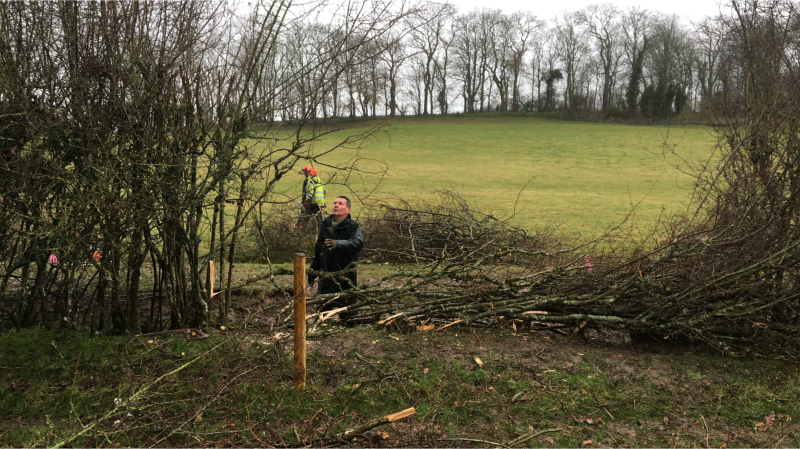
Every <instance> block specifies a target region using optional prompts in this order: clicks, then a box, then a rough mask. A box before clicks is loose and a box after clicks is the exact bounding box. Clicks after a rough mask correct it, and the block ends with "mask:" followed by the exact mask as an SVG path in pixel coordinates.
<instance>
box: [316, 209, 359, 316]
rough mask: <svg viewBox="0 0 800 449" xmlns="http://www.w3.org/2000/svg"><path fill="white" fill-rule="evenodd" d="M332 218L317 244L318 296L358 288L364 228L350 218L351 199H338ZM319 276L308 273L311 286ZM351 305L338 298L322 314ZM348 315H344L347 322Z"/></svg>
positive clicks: (322, 231) (345, 300) (323, 229)
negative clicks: (359, 258) (359, 260)
mask: <svg viewBox="0 0 800 449" xmlns="http://www.w3.org/2000/svg"><path fill="white" fill-rule="evenodd" d="M331 212H332V214H331V216H330V217H328V218H326V219H325V220H324V221H323V222H322V224H321V225H320V227H319V235H317V243H316V245H315V246H314V258H313V259H311V269H312V270H314V271H317V272H320V273H321V276H320V281H319V287H318V290H317V291H318V292H319V293H320V294H325V293H338V292H340V291H342V290H349V289H351V288H353V287H355V286H356V285H357V284H358V277H357V275H356V267H355V266H356V263H357V262H358V252H359V251H361V248H362V247H363V246H364V238H363V237H362V235H361V225H359V224H358V223H357V222H356V221H355V220H353V219H352V218H350V199H349V198H347V197H346V196H339V197H337V198H336V200H334V202H333V207H332V208H331ZM315 279H316V276H315V275H313V274H311V273H309V275H308V283H309V284H313V283H314V280H315ZM348 304H350V302H349V301H348V299H347V298H338V299H336V300H335V301H331V302H330V303H328V304H326V305H324V306H323V308H322V309H321V311H327V310H332V309H335V308H338V307H344V306H346V305H348ZM348 316H349V314H347V313H342V314H340V318H341V319H342V320H343V321H346V320H347V318H348Z"/></svg>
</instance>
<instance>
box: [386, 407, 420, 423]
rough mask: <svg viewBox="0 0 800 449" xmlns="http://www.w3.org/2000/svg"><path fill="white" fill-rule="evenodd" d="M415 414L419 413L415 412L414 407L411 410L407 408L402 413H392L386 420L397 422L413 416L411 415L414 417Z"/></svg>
mask: <svg viewBox="0 0 800 449" xmlns="http://www.w3.org/2000/svg"><path fill="white" fill-rule="evenodd" d="M415 413H417V411H416V410H414V407H411V408H407V409H405V410H401V411H399V412H397V413H392V414H391V415H386V419H387V420H388V421H389V422H392V421H397V420H398V419H403V418H405V417H408V416H411V415H413V414H415Z"/></svg>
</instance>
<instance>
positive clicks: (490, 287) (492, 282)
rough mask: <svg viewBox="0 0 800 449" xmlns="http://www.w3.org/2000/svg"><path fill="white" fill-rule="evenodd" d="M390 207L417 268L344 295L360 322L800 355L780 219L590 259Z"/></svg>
mask: <svg viewBox="0 0 800 449" xmlns="http://www.w3.org/2000/svg"><path fill="white" fill-rule="evenodd" d="M387 210H388V213H387V216H389V217H395V218H394V220H395V221H394V222H393V223H392V222H388V223H392V224H393V225H394V227H391V226H387V227H386V228H385V230H384V232H386V233H389V232H394V235H393V238H395V239H397V240H400V239H407V240H408V242H407V245H406V246H405V248H406V249H405V251H406V252H405V253H403V252H401V251H397V252H396V255H401V256H408V257H411V258H412V260H416V261H417V262H418V263H417V264H416V265H415V267H416V269H415V270H413V271H398V272H396V273H394V274H392V275H390V276H387V277H385V278H383V279H381V280H380V281H378V282H375V283H372V284H367V285H362V286H361V288H360V289H359V290H355V291H350V292H346V293H340V294H339V295H348V296H350V297H351V298H353V299H356V300H357V302H356V304H354V305H351V306H350V307H349V310H350V311H351V312H354V313H355V315H354V318H355V319H363V320H366V319H372V320H380V321H381V322H382V323H392V322H394V321H395V320H407V321H410V322H411V323H417V324H420V323H423V322H426V321H427V322H430V321H433V322H439V323H449V322H454V321H458V320H460V322H459V324H464V325H489V324H492V323H493V322H495V320H497V319H498V318H500V317H505V318H506V319H511V320H522V322H523V323H525V324H527V325H531V324H533V325H536V324H539V325H548V326H553V325H557V326H558V325H560V326H564V327H566V326H569V327H575V328H580V329H583V328H584V326H588V327H591V328H604V329H615V330H623V331H629V332H632V333H643V334H650V335H652V336H656V337H658V338H662V339H673V340H679V341H682V342H683V341H699V342H706V343H708V344H710V345H711V346H713V347H715V348H717V349H719V350H720V351H723V352H725V353H727V354H733V355H743V354H747V353H754V354H759V355H765V356H791V357H794V356H796V355H798V354H800V335H798V324H800V302H799V301H800V286H798V283H797V273H798V271H797V270H798V262H800V238H797V236H796V233H795V232H791V233H788V234H786V236H785V238H783V239H780V240H777V239H775V238H772V237H769V236H771V235H773V234H771V231H772V229H771V227H772V226H773V225H774V223H772V222H762V223H753V222H748V223H744V220H741V221H737V222H735V223H733V224H729V225H724V226H723V225H717V226H714V227H711V226H706V227H699V228H695V229H694V230H693V231H691V232H689V231H685V230H684V231H683V232H682V233H679V232H678V231H676V232H675V233H674V234H673V235H671V236H670V237H669V238H666V239H665V240H666V243H663V244H661V245H660V246H658V247H657V248H656V249H654V250H652V251H650V252H647V253H641V254H640V255H638V256H635V257H627V258H625V257H623V256H618V255H615V254H613V253H610V254H597V255H596V257H595V258H594V260H592V259H591V258H590V257H587V256H586V253H587V252H589V251H599V248H600V247H599V245H595V246H593V247H592V249H591V250H589V249H587V247H584V248H583V249H582V250H579V249H571V250H567V249H562V248H556V247H554V245H552V244H551V246H549V247H548V246H544V245H543V244H542V242H543V240H542V239H541V238H538V237H529V236H527V235H526V234H525V233H524V232H522V231H520V230H518V229H515V228H512V227H509V226H507V225H505V224H504V223H503V222H501V221H499V220H493V219H491V217H487V216H481V218H480V219H476V217H477V216H479V214H477V213H474V212H471V211H469V212H468V209H466V208H465V209H462V210H461V212H460V213H459V212H458V211H454V210H453V209H450V210H443V211H441V212H438V213H432V212H431V211H428V210H421V211H418V210H411V209H406V208H389V207H387ZM473 224H474V225H473ZM488 224H491V226H488ZM468 225H469V226H472V229H473V233H472V235H471V236H470V235H469V234H467V233H466V232H465V228H466V227H467V226H468ZM412 241H413V242H412ZM553 241H555V239H553ZM420 242H423V244H420ZM395 247H400V245H395ZM333 296H336V295H320V296H319V297H317V298H316V299H315V300H314V301H312V302H316V303H322V302H325V301H327V300H329V299H330V298H331V297H333ZM381 318H382V320H381Z"/></svg>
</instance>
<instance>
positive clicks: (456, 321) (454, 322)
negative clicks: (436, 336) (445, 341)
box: [436, 318, 464, 331]
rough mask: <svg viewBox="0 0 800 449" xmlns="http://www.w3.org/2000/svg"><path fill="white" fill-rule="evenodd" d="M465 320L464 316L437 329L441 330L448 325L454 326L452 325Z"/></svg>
mask: <svg viewBox="0 0 800 449" xmlns="http://www.w3.org/2000/svg"><path fill="white" fill-rule="evenodd" d="M463 321H464V319H463V318H462V319H460V320H455V321H453V322H452V323H447V324H445V325H444V326H442V327H440V328H439V329H436V330H437V331H440V330H442V329H447V328H448V327H450V326H452V325H454V324H458V323H461V322H463Z"/></svg>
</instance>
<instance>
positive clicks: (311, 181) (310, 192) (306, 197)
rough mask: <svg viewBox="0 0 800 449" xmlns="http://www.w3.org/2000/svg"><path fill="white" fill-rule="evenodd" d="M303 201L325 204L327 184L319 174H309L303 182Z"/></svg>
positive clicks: (320, 205)
mask: <svg viewBox="0 0 800 449" xmlns="http://www.w3.org/2000/svg"><path fill="white" fill-rule="evenodd" d="M303 201H308V202H309V203H311V204H313V205H316V206H319V207H322V206H324V205H325V186H324V185H323V184H322V180H321V179H319V176H308V177H307V178H306V180H305V182H303Z"/></svg>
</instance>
